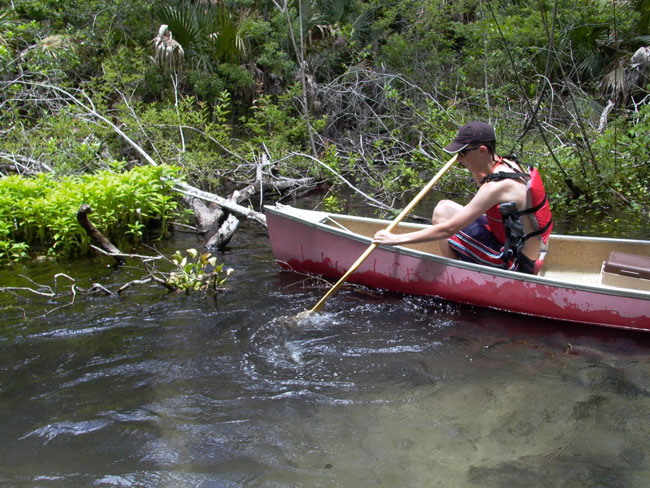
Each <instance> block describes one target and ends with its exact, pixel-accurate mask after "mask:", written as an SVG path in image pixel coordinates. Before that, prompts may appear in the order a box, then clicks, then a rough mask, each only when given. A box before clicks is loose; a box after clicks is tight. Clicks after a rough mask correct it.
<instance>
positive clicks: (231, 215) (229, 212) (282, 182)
mask: <svg viewBox="0 0 650 488" xmlns="http://www.w3.org/2000/svg"><path fill="white" fill-rule="evenodd" d="M260 173H261V172H258V175H257V180H256V181H255V182H254V183H251V184H249V185H247V186H246V187H244V188H243V189H241V190H236V191H235V192H233V194H232V195H231V196H230V197H229V198H223V197H220V196H219V195H215V194H213V193H209V192H206V191H203V190H200V189H198V188H196V187H193V186H191V185H188V184H187V183H183V182H176V183H175V188H174V189H175V190H176V191H178V192H180V193H182V194H183V200H184V201H185V202H186V204H187V205H188V206H190V207H191V208H192V210H193V211H194V217H195V219H196V222H197V226H198V228H199V232H201V233H205V232H210V231H212V230H214V229H218V231H217V232H216V233H215V234H214V235H213V236H212V237H211V238H210V239H208V241H207V242H206V244H205V247H206V248H208V249H219V250H223V249H224V248H225V247H226V246H227V245H228V243H229V242H230V239H231V238H232V236H233V234H234V233H235V231H236V230H237V229H238V227H239V220H238V219H237V216H240V217H245V218H247V219H250V220H253V221H255V222H257V223H259V224H262V225H263V226H264V227H266V216H265V215H264V214H262V213H260V212H256V211H255V210H252V209H251V208H248V207H244V206H243V205H242V204H243V202H245V201H247V200H250V199H251V198H253V197H254V196H255V195H258V194H263V193H264V192H279V193H286V192H289V191H295V190H297V189H305V188H312V187H314V186H316V185H317V184H318V182H317V181H316V180H315V179H314V178H300V179H292V178H282V177H277V176H275V175H273V173H271V176H272V177H271V178H263V177H262V175H261V174H260ZM205 202H208V204H206V203H205Z"/></svg>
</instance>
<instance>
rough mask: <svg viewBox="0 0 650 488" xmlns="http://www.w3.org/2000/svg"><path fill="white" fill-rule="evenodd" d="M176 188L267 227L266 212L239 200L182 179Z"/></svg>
mask: <svg viewBox="0 0 650 488" xmlns="http://www.w3.org/2000/svg"><path fill="white" fill-rule="evenodd" d="M174 189H175V190H176V191H178V192H179V193H182V194H184V195H187V196H190V197H194V198H199V199H201V200H203V201H206V202H212V203H216V204H218V205H220V206H221V207H223V208H224V209H226V210H227V211H229V212H232V213H234V214H236V215H240V216H242V217H246V218H247V219H249V220H253V221H255V222H257V223H258V224H261V225H263V226H264V227H266V216H265V215H264V214H262V213H260V212H256V211H255V210H253V209H250V208H247V207H244V206H242V205H239V204H238V203H237V202H234V201H233V200H229V199H227V198H223V197H220V196H219V195H215V194H214V193H209V192H207V191H203V190H199V189H198V188H195V187H193V186H192V185H188V184H187V183H183V182H181V181H177V182H176V183H175V187H174Z"/></svg>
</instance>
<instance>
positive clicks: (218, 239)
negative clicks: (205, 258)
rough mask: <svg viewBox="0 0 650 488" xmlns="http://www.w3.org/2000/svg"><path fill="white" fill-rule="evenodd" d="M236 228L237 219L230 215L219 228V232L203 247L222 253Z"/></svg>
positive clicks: (237, 226) (237, 224)
mask: <svg viewBox="0 0 650 488" xmlns="http://www.w3.org/2000/svg"><path fill="white" fill-rule="evenodd" d="M238 228H239V219H238V218H237V217H235V216H234V215H233V214H230V215H229V216H228V218H227V219H226V221H225V222H224V223H223V224H221V227H219V231H218V232H217V233H216V234H215V235H213V236H212V237H211V238H210V240H208V242H206V243H205V247H207V248H208V249H218V250H220V251H223V250H224V249H225V248H226V246H227V245H228V243H229V242H230V239H232V236H233V234H234V233H235V232H236V231H237V229H238Z"/></svg>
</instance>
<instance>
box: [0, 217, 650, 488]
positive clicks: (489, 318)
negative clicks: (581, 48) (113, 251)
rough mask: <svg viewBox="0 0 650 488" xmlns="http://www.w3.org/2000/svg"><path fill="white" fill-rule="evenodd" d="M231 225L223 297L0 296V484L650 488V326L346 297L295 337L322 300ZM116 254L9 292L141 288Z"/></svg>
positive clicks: (252, 231) (356, 291)
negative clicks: (647, 329)
mask: <svg viewBox="0 0 650 488" xmlns="http://www.w3.org/2000/svg"><path fill="white" fill-rule="evenodd" d="M244 227H245V228H244V229H241V230H240V231H239V232H238V234H237V235H236V236H235V237H234V239H233V241H232V242H231V248H232V250H230V251H229V252H227V253H226V254H225V255H223V256H221V259H222V260H223V261H224V262H225V263H226V266H232V267H233V268H235V270H236V274H235V275H233V277H232V279H231V281H230V282H229V291H228V292H226V293H225V294H223V295H221V296H219V297H218V299H217V300H216V302H215V301H213V300H211V299H209V298H208V299H203V298H200V297H197V296H186V295H183V294H169V293H167V292H166V291H165V290H164V289H163V288H161V287H159V286H156V285H146V286H139V287H134V288H132V289H129V290H127V291H126V292H125V293H123V294H122V295H121V296H119V297H107V296H103V295H96V296H84V295H82V294H81V293H77V294H76V295H75V296H73V295H68V296H66V297H63V298H61V299H58V300H55V299H52V298H48V297H39V296H34V295H26V294H24V293H23V294H21V295H20V297H14V296H12V295H8V294H3V295H1V296H0V306H1V307H2V308H1V309H0V314H2V320H1V322H0V323H1V324H2V325H1V329H0V486H7V487H9V486H11V487H14V486H20V487H69V486H93V487H241V486H245V487H289V486H290V487H294V486H295V487H298V486H299V487H370V486H373V487H374V486H391V487H397V486H409V487H437V486H440V487H460V488H463V487H509V488H510V487H526V488H530V487H549V486H562V487H584V486H598V487H619V486H620V487H646V486H648V484H649V483H650V468H648V466H649V463H648V461H649V459H650V444H648V442H647V439H648V438H649V437H650V423H648V421H647V419H648V416H649V414H650V386H649V385H650V336H649V335H647V334H639V333H630V332H624V331H615V330H608V329H594V328H589V327H581V326H575V325H569V324H561V323H557V322H551V321H546V320H537V319H532V318H526V317H519V316H514V315H509V314H504V313H500V312H496V311H490V310H481V309H476V308H471V307H465V306H460V305H454V304H450V303H447V302H445V301H443V300H438V299H434V298H418V297H409V296H407V297H404V296H400V295H395V294H388V293H378V292H375V291H371V290H365V289H360V288H353V287H347V288H343V289H341V290H340V291H339V292H338V293H337V294H336V295H335V296H334V297H332V298H331V299H330V300H329V301H328V302H327V305H326V308H325V312H324V313H321V314H318V315H316V316H314V317H312V318H310V319H308V320H306V321H304V322H301V323H299V324H297V325H293V326H292V321H291V320H290V319H292V318H293V317H295V315H296V314H298V313H299V312H301V311H304V310H306V309H309V308H311V306H313V305H314V304H315V303H316V301H318V299H319V298H320V297H321V296H322V295H323V293H324V289H323V288H318V286H319V285H320V283H319V282H318V281H317V280H311V279H307V278H306V277H304V276H300V275H296V274H292V273H286V272H281V271H279V269H278V267H277V266H276V264H275V263H274V261H273V258H272V255H271V251H270V247H269V244H268V241H267V239H266V238H265V234H264V232H262V231H259V230H258V229H256V228H254V227H252V225H250V224H247V225H245V226H244ZM195 245H197V242H196V241H195V239H194V238H193V237H191V236H180V237H177V238H176V239H175V240H173V241H170V242H166V243H164V244H163V246H164V248H165V251H166V252H171V250H172V249H177V248H183V249H184V248H187V247H192V246H195ZM108 264H110V261H108V260H106V259H104V258H97V259H92V260H87V261H84V262H82V263H78V264H56V263H50V262H40V263H31V264H28V265H24V266H22V267H18V268H17V269H15V270H11V271H10V270H2V271H0V283H2V284H3V286H10V285H11V286H17V285H18V284H21V285H22V286H34V285H33V284H30V283H28V282H26V281H25V280H24V279H22V278H20V277H19V276H18V275H19V274H20V273H24V274H27V275H29V276H30V278H32V279H33V280H34V281H35V282H38V283H41V284H48V285H50V286H52V285H53V281H52V276H53V275H54V274H56V273H58V272H64V273H67V274H68V275H70V276H72V277H75V278H76V279H77V280H78V281H77V285H78V286H79V287H82V288H83V287H89V285H91V284H92V283H94V282H99V283H101V284H102V285H104V286H105V287H107V288H109V289H113V290H114V289H116V288H117V287H119V286H120V285H121V284H123V283H125V282H127V281H129V280H131V279H135V278H137V277H140V276H141V273H140V272H139V271H138V270H135V269H132V268H124V269H120V270H114V269H112V268H110V267H108V266H107V265H108ZM65 290H70V284H69V282H68V281H66V280H65V279H63V278H62V279H61V280H60V281H59V291H65ZM45 312H48V313H47V315H44V314H45Z"/></svg>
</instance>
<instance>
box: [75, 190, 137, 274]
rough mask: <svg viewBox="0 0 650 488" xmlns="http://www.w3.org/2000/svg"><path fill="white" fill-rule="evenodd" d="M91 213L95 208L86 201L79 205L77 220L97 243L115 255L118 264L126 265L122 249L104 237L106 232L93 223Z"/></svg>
mask: <svg viewBox="0 0 650 488" xmlns="http://www.w3.org/2000/svg"><path fill="white" fill-rule="evenodd" d="M91 213H93V209H92V208H90V205H88V204H87V203H84V204H83V205H82V206H81V207H79V210H77V221H78V222H79V224H80V225H81V227H83V229H84V230H85V231H86V234H88V235H89V236H90V238H91V239H92V240H93V241H94V242H95V244H97V245H98V246H99V247H101V248H102V249H103V250H104V251H106V252H107V253H108V254H110V255H111V256H113V259H115V261H117V264H118V266H122V265H124V264H125V263H126V261H125V260H124V258H123V257H122V251H120V250H119V249H118V248H117V247H115V245H113V243H112V242H111V241H109V240H108V239H107V238H106V237H104V234H102V233H101V232H99V231H98V230H97V228H96V227H95V226H94V225H93V224H92V222H91V221H90V220H89V219H88V215H90V214H91Z"/></svg>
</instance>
